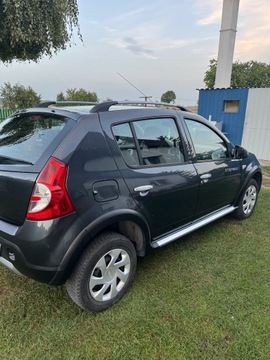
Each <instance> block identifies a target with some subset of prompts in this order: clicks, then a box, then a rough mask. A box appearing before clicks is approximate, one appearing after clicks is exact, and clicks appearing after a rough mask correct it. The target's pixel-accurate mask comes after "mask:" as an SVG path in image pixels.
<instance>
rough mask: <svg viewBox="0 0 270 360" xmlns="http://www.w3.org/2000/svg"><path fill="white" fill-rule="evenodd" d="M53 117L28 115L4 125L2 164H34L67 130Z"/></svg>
mask: <svg viewBox="0 0 270 360" xmlns="http://www.w3.org/2000/svg"><path fill="white" fill-rule="evenodd" d="M65 123H66V119H65V118H63V117H59V116H55V115H51V114H35V115H33V114H24V115H18V116H13V117H10V118H7V119H6V120H4V121H2V122H0V163H1V164H34V163H35V162H36V161H37V160H38V159H39V157H40V156H41V155H42V154H43V152H44V151H45V149H46V148H47V147H48V146H49V145H50V143H51V142H52V141H53V139H54V138H55V137H56V136H57V135H58V134H59V132H60V131H61V130H62V129H63V127H64V126H65Z"/></svg>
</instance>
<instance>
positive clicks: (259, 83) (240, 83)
mask: <svg viewBox="0 0 270 360" xmlns="http://www.w3.org/2000/svg"><path fill="white" fill-rule="evenodd" d="M216 69H217V60H215V59H212V60H210V65H209V69H208V70H207V71H206V72H205V76H204V83H205V85H206V87H207V88H209V89H213V88H214V87H215V79H216ZM231 87H232V88H238V87H240V88H241V87H244V88H265V87H270V63H269V64H267V63H263V62H258V61H253V60H251V61H248V62H243V63H241V62H239V61H236V62H235V63H233V66H232V76H231Z"/></svg>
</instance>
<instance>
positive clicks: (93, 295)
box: [66, 232, 137, 312]
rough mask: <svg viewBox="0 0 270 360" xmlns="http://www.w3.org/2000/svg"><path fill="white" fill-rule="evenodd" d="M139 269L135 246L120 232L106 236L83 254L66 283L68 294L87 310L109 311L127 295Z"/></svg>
mask: <svg viewBox="0 0 270 360" xmlns="http://www.w3.org/2000/svg"><path fill="white" fill-rule="evenodd" d="M136 267H137V254H136V250H135V247H134V245H133V243H132V242H131V241H130V240H129V239H128V238H126V237H125V236H123V235H121V234H118V233H116V232H106V233H102V234H101V235H99V236H98V237H97V238H96V239H94V240H93V242H91V243H90V244H89V245H88V246H87V248H86V249H85V250H84V252H83V253H82V255H81V257H80V259H79V261H78V262H77V264H76V266H75V268H74V270H73V273H72V274H71V276H70V277H69V279H68V280H67V282H66V289H67V293H68V295H69V296H70V297H71V299H72V300H73V301H74V302H75V303H76V304H77V305H79V306H80V307H81V308H82V309H84V310H86V311H92V312H98V311H103V310H106V309H107V308H109V307H110V306H112V305H113V304H114V303H115V302H117V301H118V300H119V299H120V298H121V297H122V296H123V295H124V294H125V293H126V292H127V290H128V289H129V287H130V285H131V283H132V281H133V278H134V276H135V272H136Z"/></svg>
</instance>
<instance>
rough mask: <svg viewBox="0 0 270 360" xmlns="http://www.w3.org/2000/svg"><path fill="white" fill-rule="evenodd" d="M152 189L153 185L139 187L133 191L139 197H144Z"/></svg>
mask: <svg viewBox="0 0 270 360" xmlns="http://www.w3.org/2000/svg"><path fill="white" fill-rule="evenodd" d="M152 189H153V185H141V186H138V187H135V188H134V191H136V192H139V193H140V195H141V196H146V195H147V194H148V192H149V190H152Z"/></svg>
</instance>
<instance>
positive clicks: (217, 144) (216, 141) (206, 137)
mask: <svg viewBox="0 0 270 360" xmlns="http://www.w3.org/2000/svg"><path fill="white" fill-rule="evenodd" d="M186 124H187V126H188V129H189V132H190V135H191V138H192V141H193V144H194V148H195V151H196V156H197V160H199V161H200V160H219V159H224V158H227V157H228V151H227V147H226V144H225V142H224V141H223V140H222V139H221V137H220V136H219V135H218V134H216V133H215V132H214V131H213V130H212V129H210V128H209V127H208V126H206V125H204V124H201V123H199V122H197V121H194V120H190V119H186Z"/></svg>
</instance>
